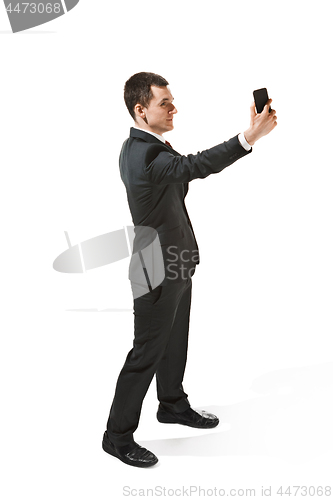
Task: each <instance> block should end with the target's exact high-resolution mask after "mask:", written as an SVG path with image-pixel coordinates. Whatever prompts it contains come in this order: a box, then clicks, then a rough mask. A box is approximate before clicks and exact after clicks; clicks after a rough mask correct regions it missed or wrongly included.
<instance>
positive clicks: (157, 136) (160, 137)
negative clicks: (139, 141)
mask: <svg viewBox="0 0 333 500" xmlns="http://www.w3.org/2000/svg"><path fill="white" fill-rule="evenodd" d="M133 128H136V129H137V130H142V131H143V132H147V134H151V135H153V136H155V137H156V138H157V139H159V140H160V141H162V142H164V144H165V139H164V137H163V136H162V135H158V134H155V132H150V131H149V130H146V129H144V128H140V127H135V126H134V125H133Z"/></svg>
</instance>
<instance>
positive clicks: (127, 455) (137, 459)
mask: <svg viewBox="0 0 333 500" xmlns="http://www.w3.org/2000/svg"><path fill="white" fill-rule="evenodd" d="M102 448H103V450H104V451H106V453H109V454H110V455H112V456H113V457H116V458H119V460H121V461H122V462H124V463H125V464H127V465H133V466H134V467H151V466H152V465H155V464H157V462H158V458H157V457H156V456H155V455H154V453H152V452H151V451H148V450H147V449H146V448H142V446H139V445H138V444H137V443H135V442H134V441H133V443H131V444H128V445H126V446H119V447H118V446H115V445H114V444H113V443H111V441H110V440H109V438H108V435H107V433H106V431H105V432H104V436H103V442H102Z"/></svg>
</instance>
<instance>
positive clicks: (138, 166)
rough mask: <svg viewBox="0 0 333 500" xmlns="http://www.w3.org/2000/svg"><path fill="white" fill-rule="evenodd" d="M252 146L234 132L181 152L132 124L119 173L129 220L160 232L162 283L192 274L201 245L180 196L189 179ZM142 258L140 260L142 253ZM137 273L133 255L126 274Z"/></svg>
mask: <svg viewBox="0 0 333 500" xmlns="http://www.w3.org/2000/svg"><path fill="white" fill-rule="evenodd" d="M251 151H252V149H251V150H250V151H246V150H245V149H244V148H243V146H242V145H241V144H240V142H239V140H238V137H237V136H235V137H233V138H232V139H230V140H229V141H226V142H223V143H222V144H219V145H217V146H214V147H213V148H210V149H206V150H204V151H202V152H199V153H198V154H196V155H192V154H189V155H187V156H183V155H181V154H180V153H178V152H177V151H175V150H174V149H172V148H171V147H169V146H167V145H166V144H164V143H163V142H162V141H160V140H159V139H157V138H156V137H155V136H153V135H152V134H149V133H147V132H145V131H144V130H138V129H135V128H133V127H132V128H131V129H130V137H129V138H128V139H126V141H125V142H124V144H123V146H122V149H121V153H120V158H119V165H120V175H121V179H122V181H123V182H124V184H125V187H126V191H127V199H128V204H129V208H130V211H131V214H132V220H133V225H134V226H135V227H136V228H137V227H138V226H141V227H142V226H144V227H150V228H154V229H155V230H156V231H157V233H158V237H159V242H160V245H161V247H160V248H161V249H162V255H163V264H164V272H165V278H164V280H163V282H162V283H160V284H162V285H167V284H169V283H177V282H180V281H182V280H184V279H186V278H187V277H188V276H192V275H193V274H194V270H195V266H196V265H197V264H199V249H198V245H197V241H196V238H195V235H194V231H193V228H192V224H191V221H190V218H189V216H188V213H187V210H186V207H185V202H184V198H185V196H186V194H187V192H188V183H189V182H190V181H192V180H193V179H204V178H205V177H207V176H208V175H210V174H214V173H218V172H220V171H221V170H223V169H224V168H225V167H228V166H229V165H231V164H232V163H234V162H235V161H236V160H238V159H239V158H241V157H243V156H245V155H247V154H248V153H250V152H251ZM137 248H140V244H139V246H138V247H137ZM142 248H143V247H142V246H141V249H142ZM134 251H135V245H134ZM140 262H141V264H143V261H142V259H141V261H140ZM131 270H132V273H131ZM135 276H138V274H137V272H136V271H135V263H134V262H133V259H132V260H131V264H130V274H129V278H130V279H132V280H134V281H137V282H138V281H140V280H138V279H137V278H135ZM142 276H143V274H142ZM146 279H147V273H145V281H146ZM153 288H154V286H153Z"/></svg>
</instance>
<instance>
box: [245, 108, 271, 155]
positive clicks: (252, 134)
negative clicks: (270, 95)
mask: <svg viewBox="0 0 333 500" xmlns="http://www.w3.org/2000/svg"><path fill="white" fill-rule="evenodd" d="M271 102H272V99H269V100H268V101H267V104H266V105H265V107H264V109H263V110H262V112H261V113H256V110H255V103H254V102H253V103H252V104H251V107H250V127H249V128H248V129H247V130H246V131H245V132H244V137H245V139H246V141H247V142H248V143H249V144H250V146H253V144H254V143H255V142H256V141H257V140H258V139H260V138H261V137H263V136H264V135H267V134H269V133H270V132H271V131H272V130H273V128H275V127H276V125H277V117H276V111H275V109H272V110H271V112H269V106H270V104H271Z"/></svg>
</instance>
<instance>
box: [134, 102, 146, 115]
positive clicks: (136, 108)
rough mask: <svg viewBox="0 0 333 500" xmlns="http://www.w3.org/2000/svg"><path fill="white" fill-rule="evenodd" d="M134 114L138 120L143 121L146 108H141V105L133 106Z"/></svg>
mask: <svg viewBox="0 0 333 500" xmlns="http://www.w3.org/2000/svg"><path fill="white" fill-rule="evenodd" d="M134 113H135V115H137V116H140V118H142V119H144V118H145V116H146V108H144V107H143V106H142V104H139V103H138V104H136V105H135V106H134Z"/></svg>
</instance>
